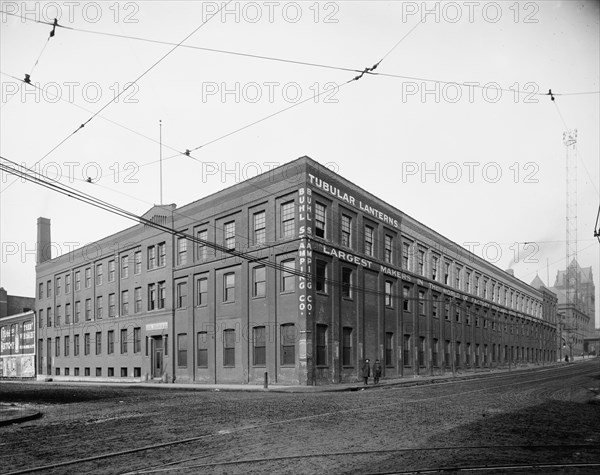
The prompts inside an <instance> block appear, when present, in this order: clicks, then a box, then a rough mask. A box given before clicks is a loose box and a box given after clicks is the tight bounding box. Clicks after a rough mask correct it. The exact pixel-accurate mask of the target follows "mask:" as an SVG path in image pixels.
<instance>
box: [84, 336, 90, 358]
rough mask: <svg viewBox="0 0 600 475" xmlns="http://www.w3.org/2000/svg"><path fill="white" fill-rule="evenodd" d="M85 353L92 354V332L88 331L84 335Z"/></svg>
mask: <svg viewBox="0 0 600 475" xmlns="http://www.w3.org/2000/svg"><path fill="white" fill-rule="evenodd" d="M83 354H84V355H89V354H90V334H89V333H86V334H84V335H83Z"/></svg>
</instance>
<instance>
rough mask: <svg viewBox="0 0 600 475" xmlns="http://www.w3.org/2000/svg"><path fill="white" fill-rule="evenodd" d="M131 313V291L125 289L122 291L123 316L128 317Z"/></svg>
mask: <svg viewBox="0 0 600 475" xmlns="http://www.w3.org/2000/svg"><path fill="white" fill-rule="evenodd" d="M127 315H129V291H128V290H124V291H123V292H121V316H122V317H126V316H127Z"/></svg>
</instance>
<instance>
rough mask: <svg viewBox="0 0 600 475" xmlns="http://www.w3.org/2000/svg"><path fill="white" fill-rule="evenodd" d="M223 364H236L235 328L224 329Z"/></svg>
mask: <svg viewBox="0 0 600 475" xmlns="http://www.w3.org/2000/svg"><path fill="white" fill-rule="evenodd" d="M232 275H233V274H232ZM223 366H235V330H232V329H228V330H224V331H223Z"/></svg>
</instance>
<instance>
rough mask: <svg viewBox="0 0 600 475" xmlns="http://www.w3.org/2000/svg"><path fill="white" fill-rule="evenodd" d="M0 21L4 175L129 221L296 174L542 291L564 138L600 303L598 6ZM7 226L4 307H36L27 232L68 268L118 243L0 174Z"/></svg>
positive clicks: (107, 230)
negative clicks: (117, 210)
mask: <svg viewBox="0 0 600 475" xmlns="http://www.w3.org/2000/svg"><path fill="white" fill-rule="evenodd" d="M0 5H1V7H2V8H1V9H2V11H3V12H4V13H0V72H1V74H0V84H1V94H2V97H1V104H0V105H1V109H0V151H1V155H2V157H4V158H7V159H9V160H12V161H14V162H17V163H19V164H26V165H27V166H28V167H33V168H34V169H35V170H37V171H39V172H41V173H43V174H44V175H45V176H47V177H50V178H54V179H59V180H60V181H61V182H62V183H65V184H68V185H69V186H73V187H75V188H77V189H78V190H82V191H85V192H86V193H90V194H92V195H94V196H97V197H98V198H101V199H103V200H106V201H108V202H110V203H112V204H115V205H117V206H119V207H121V208H125V209H127V210H129V211H131V212H134V213H136V214H138V215H141V214H143V213H145V212H146V211H147V210H148V209H149V208H151V207H152V206H153V204H157V203H160V202H161V201H162V202H163V203H175V204H177V206H178V207H180V206H183V205H185V204H187V203H190V202H192V201H195V200H197V199H200V198H202V197H203V196H207V195H209V194H211V193H214V192H216V191H219V190H221V189H223V188H225V187H227V186H230V185H233V184H235V183H238V182H240V181H243V180H245V179H247V178H250V177H252V176H255V175H256V174H257V173H258V172H263V171H268V170H270V169H271V168H272V167H273V166H274V165H275V164H283V163H286V162H289V161H292V160H295V159H296V158H298V157H301V156H304V155H308V156H310V157H311V158H313V159H315V160H317V161H319V162H321V163H323V164H325V165H326V166H328V167H329V168H331V169H332V170H334V171H336V172H337V173H339V174H340V175H342V176H343V177H345V178H347V179H349V180H350V181H352V182H353V183H355V184H357V185H359V186H361V187H362V188H364V189H366V190H368V191H370V192H372V193H373V194H375V195H376V196H378V197H379V198H381V199H383V200H385V201H386V202H388V203H389V204H391V205H393V206H395V207H396V208H398V209H400V210H401V211H402V212H404V213H407V214H408V215H410V216H412V217H413V218H415V219H417V220H419V221H421V222H422V223H424V224H426V225H427V226H429V227H431V228H433V229H434V230H436V231H437V232H439V233H441V234H442V235H445V236H447V237H448V238H450V239H452V240H453V241H455V242H457V243H459V244H461V245H463V246H465V247H467V248H468V249H470V250H472V251H473V252H475V254H477V255H479V256H481V257H484V258H487V259H488V260H489V261H490V262H492V263H494V264H495V265H497V266H498V267H500V268H501V269H507V268H512V269H514V271H515V275H516V276H517V277H518V278H520V279H521V280H523V281H525V282H527V283H529V282H531V281H532V280H533V279H534V277H535V276H536V274H539V276H540V278H541V279H542V280H543V281H544V282H546V283H548V282H549V283H550V285H553V283H554V280H555V278H556V273H557V271H558V270H559V269H564V268H565V258H566V243H565V239H566V224H565V223H566V221H565V217H566V179H565V177H566V156H567V149H566V147H565V145H564V143H563V133H564V132H565V131H566V130H574V129H576V130H577V145H576V151H577V157H576V163H577V169H576V174H577V202H578V206H577V224H578V234H577V248H578V259H579V263H580V265H582V266H583V267H588V266H592V269H593V274H594V277H595V282H596V287H597V289H600V281H599V279H600V278H599V276H600V267H599V266H600V261H599V253H598V250H599V243H598V240H597V239H596V238H595V237H594V235H593V234H594V226H595V223H596V217H597V214H598V207H599V203H600V194H599V191H598V190H599V182H600V179H599V177H600V167H599V158H598V157H599V156H600V150H599V148H600V140H599V131H600V94H599V92H600V84H599V83H600V65H599V61H600V59H599V58H600V44H599V43H600V31H599V19H600V7H599V2H597V1H563V2H560V1H537V2H531V1H526V2H513V1H511V2H504V1H501V2H487V1H477V2H466V1H465V2H460V1H459V2H421V1H418V2H411V1H407V2H399V1H373V0H370V1H368V2H367V1H334V2H330V1H321V2H317V1H307V2H304V1H300V2H291V1H290V2H288V1H271V2H269V1H264V2H260V1H258V2H239V1H231V2H229V3H228V4H226V3H225V2H221V1H219V2H199V1H182V2H177V1H169V2H165V1H136V2H85V1H84V2H78V1H72V2H67V1H65V2H60V1H58V2H21V1H19V2H12V1H1V2H0ZM9 13H10V14H9ZM21 16H24V17H25V18H26V19H23V18H21ZM55 18H56V19H57V20H58V25H59V26H58V27H56V28H54V35H53V36H50V34H51V31H52V30H53V27H52V26H51V25H48V24H44V23H39V22H46V23H53V22H54V19H55ZM136 38H138V39H136ZM141 39H143V40H144V41H142V40H141ZM145 40H151V41H145ZM177 45H179V46H177ZM199 48H204V49H199ZM215 50H218V51H215ZM257 56H260V58H259V57H257ZM267 58H271V59H267ZM375 65H377V67H376V68H375V69H373V70H370V71H369V72H366V73H365V74H362V75H361V73H360V72H362V71H364V70H365V69H366V68H372V67H373V66H375ZM373 73H375V74H373ZM25 74H29V78H30V81H31V83H32V84H33V86H32V85H27V84H25V83H24V82H23V81H22V79H24V78H25ZM354 78H357V79H356V80H353V79H354ZM131 83H134V84H133V85H132V84H131ZM549 90H551V91H552V96H550V95H548V94H547V93H548V91H549ZM552 97H553V98H554V101H553V100H552ZM89 119H91V120H89ZM263 119H264V120H263ZM86 121H87V122H86ZM84 123H85V126H84V127H83V128H80V125H81V124H84ZM161 135H162V157H163V160H162V197H161V191H160V190H161V187H160V166H159V157H160V156H161V148H160V146H159V137H160V136H161ZM185 150H190V151H192V152H191V153H190V156H186V155H184V154H182V153H181V152H184V151H185ZM88 177H89V178H91V183H90V182H88V181H87V178H88ZM0 213H1V214H0V242H1V245H2V249H1V259H2V260H1V263H0V266H1V267H0V268H1V270H0V285H1V286H3V287H5V288H6V289H7V290H8V292H9V294H12V295H26V296H33V295H34V293H35V289H34V288H35V243H36V222H37V218H38V217H46V218H49V219H50V220H51V223H52V240H53V242H54V243H55V249H57V250H58V249H60V250H63V251H64V252H67V251H69V250H70V249H73V248H74V247H80V246H83V245H85V244H87V243H90V242H94V241H96V240H98V239H100V238H103V237H105V236H108V235H110V234H112V233H115V232H118V231H119V230H122V229H125V228H127V227H130V226H131V225H132V222H131V221H128V220H126V219H124V218H121V217H118V216H115V215H112V214H109V213H107V212H106V211H102V210H99V209H96V208H93V207H91V206H89V205H86V204H83V203H80V202H78V201H75V200H73V199H70V198H68V197H66V196H63V195H60V194H58V193H55V192H52V191H49V190H47V189H45V188H42V187H40V186H39V185H36V184H32V183H28V182H22V181H20V180H17V181H16V182H15V178H14V177H13V176H8V175H7V174H2V175H0ZM597 292H598V290H597ZM596 302H597V305H600V298H598V296H596ZM596 316H597V318H596V319H597V323H596V326H597V327H598V326H600V323H599V322H600V320H599V319H600V310H599V309H598V308H597V309H596Z"/></svg>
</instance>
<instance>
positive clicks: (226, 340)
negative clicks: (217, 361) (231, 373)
mask: <svg viewBox="0 0 600 475" xmlns="http://www.w3.org/2000/svg"><path fill="white" fill-rule="evenodd" d="M223 366H235V330H233V329H228V330H224V331H223Z"/></svg>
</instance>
